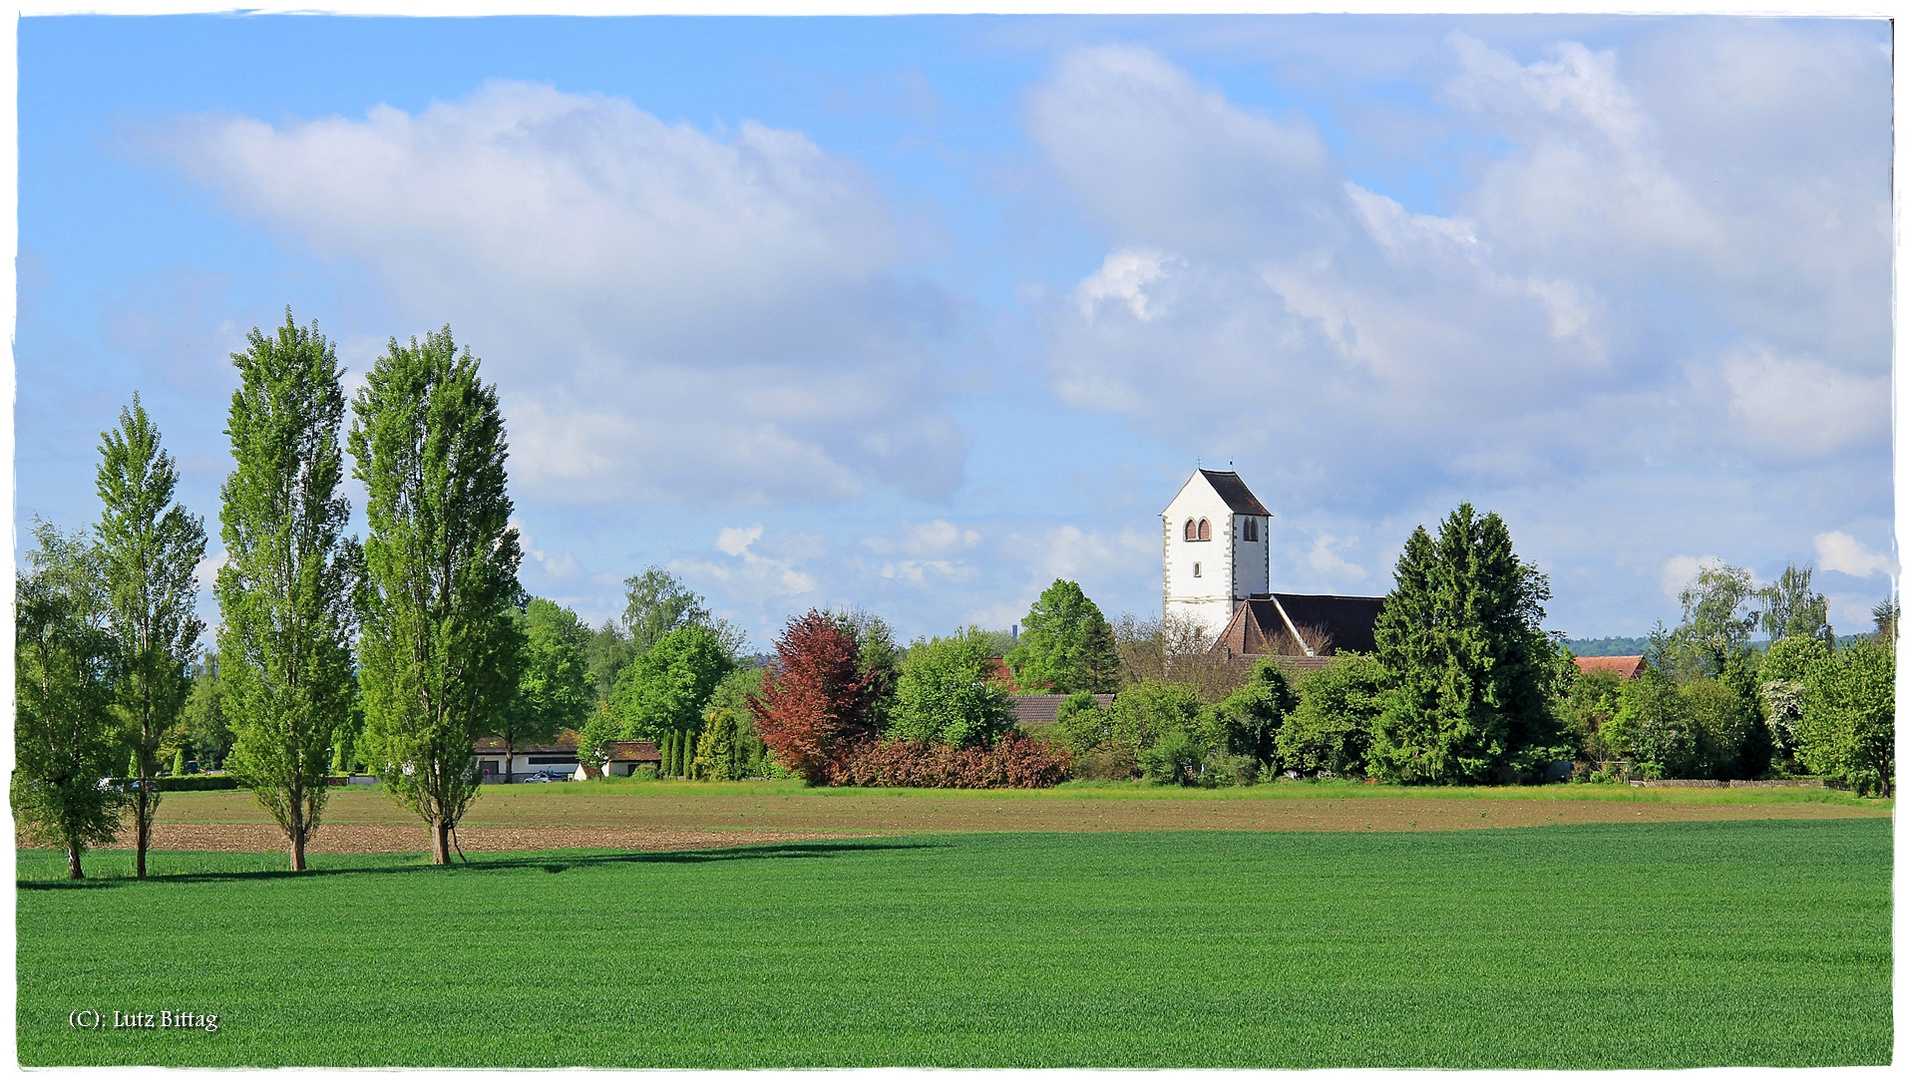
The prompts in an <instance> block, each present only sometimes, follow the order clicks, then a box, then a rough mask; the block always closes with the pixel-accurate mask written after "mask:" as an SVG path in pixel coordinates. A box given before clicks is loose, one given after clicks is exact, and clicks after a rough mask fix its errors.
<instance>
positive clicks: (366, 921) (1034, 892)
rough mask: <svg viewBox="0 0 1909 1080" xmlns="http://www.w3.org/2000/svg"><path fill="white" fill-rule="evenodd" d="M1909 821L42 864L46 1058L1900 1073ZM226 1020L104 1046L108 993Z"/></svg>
mask: <svg viewBox="0 0 1909 1080" xmlns="http://www.w3.org/2000/svg"><path fill="white" fill-rule="evenodd" d="M1890 859H1891V852H1890V822H1889V821H1888V820H1886V819H1852V820H1838V821H1746V822H1712V823H1690V824H1685V823H1679V824H1649V825H1647V824H1632V825H1594V826H1553V827H1546V828H1528V829H1507V830H1497V831H1486V832H1448V833H1430V834H1426V833H1377V834H1365V833H1247V832H1199V833H1184V832H1182V833H1074V834H1054V833H1014V834H955V835H937V836H930V837H888V838H881V839H872V840H842V841H831V842H817V843H802V844H784V845H776V846H765V847H756V848H740V849H729V850H723V851H711V852H706V853H677V854H634V853H612V852H594V853H592V852H570V853H544V854H537V855H521V856H496V857H489V858H484V859H480V860H478V861H477V862H475V863H474V864H473V865H471V866H459V867H455V868H450V869H444V868H432V867H429V866H424V865H420V863H419V861H418V859H417V858H415V857H411V856H331V857H325V856H318V857H315V858H314V859H313V863H314V866H315V868H316V869H315V870H314V871H313V872H310V873H308V874H306V875H304V876H300V877H295V876H293V875H291V874H289V873H285V872H282V871H280V870H278V869H277V868H278V867H280V866H282V865H283V857H282V856H276V855H212V854H193V855H186V854H177V853H172V854H168V855H167V856H166V859H165V862H164V864H163V865H164V867H165V868H166V869H167V870H168V872H169V875H170V876H167V877H162V878H158V879H154V880H149V881H146V882H143V883H139V882H133V881H129V880H125V879H123V878H113V877H110V876H107V875H112V874H114V873H115V872H120V873H123V872H124V867H125V864H126V862H127V858H126V856H125V855H124V854H123V853H118V852H102V853H97V854H95V855H93V856H91V857H90V859H89V873H93V874H95V875H100V876H99V877H98V879H96V880H93V881H89V882H85V883H76V884H73V885H68V884H66V883H64V882H60V881H57V880H55V879H56V878H57V877H58V875H59V874H60V873H61V872H62V864H61V863H60V858H59V856H58V855H57V854H56V853H52V852H43V851H21V852H20V853H19V867H20V876H21V879H22V882H21V886H20V889H19V907H18V928H19V937H18V940H19V1006H18V1008H19V1012H18V1021H19V1027H18V1030H19V1055H20V1061H21V1064H23V1065H29V1066H37V1065H109V1064H155V1065H255V1066H280V1065H330V1066H346V1065H360V1066H375V1065H413V1066H426V1065H437V1066H474V1067H503V1066H517V1067H529V1066H567V1065H594V1066H613V1067H662V1066H688V1067H730V1068H740V1067H798V1066H879V1065H916V1066H989V1067H1003V1066H1102V1067H1165V1066H1188V1067H1240V1066H1246V1067H1251V1066H1272V1067H1333V1066H1398V1067H1413V1066H1426V1067H1445V1068H1560V1067H1561V1068H1591V1067H1597V1068H1662V1067H1693V1066H1713V1065H1779V1066H1804V1065H1810V1066H1828V1065H1880V1064H1886V1063H1887V1062H1888V1061H1889V1055H1890V1047H1891V1013H1890V963H1891V960H1890V907H1889V904H1890V894H1889V888H1890V865H1891V864H1890ZM84 1008H93V1009H98V1010H102V1011H104V1012H106V1013H107V1015H108V1022H109V1023H110V1015H111V1011H112V1010H114V1009H119V1010H121V1011H147V1012H155V1013H156V1012H158V1011H159V1010H161V1009H172V1010H181V1009H185V1010H191V1011H195V1012H212V1013H217V1014H218V1015H219V1024H220V1030H219V1032H218V1033H217V1034H206V1033H204V1032H199V1031H186V1032H182V1031H161V1030H129V1031H112V1030H99V1031H76V1030H73V1029H72V1028H70V1027H69V1024H68V1017H69V1014H70V1013H71V1012H72V1011H73V1010H75V1009H84Z"/></svg>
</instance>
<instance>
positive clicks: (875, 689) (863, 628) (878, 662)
mask: <svg viewBox="0 0 1909 1080" xmlns="http://www.w3.org/2000/svg"><path fill="white" fill-rule="evenodd" d="M824 614H825V615H828V616H829V617H830V618H833V619H834V620H835V625H836V626H837V627H839V628H840V629H841V631H842V633H844V634H846V635H848V639H849V641H851V642H853V643H854V645H855V659H856V662H857V663H858V664H860V665H861V669H862V674H863V677H864V679H865V682H866V686H867V694H868V718H869V720H871V721H872V722H873V723H874V724H875V727H876V729H877V730H880V731H886V730H888V725H889V720H890V717H891V715H892V714H893V713H894V710H895V687H896V684H897V683H898V682H899V681H900V679H901V650H900V649H898V648H896V647H895V632H894V631H893V630H892V629H890V628H889V625H888V624H887V623H886V622H884V621H882V617H881V616H880V615H876V614H875V613H873V612H870V611H864V610H863V609H861V608H847V609H844V610H842V611H828V612H824Z"/></svg>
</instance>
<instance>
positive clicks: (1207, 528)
mask: <svg viewBox="0 0 1909 1080" xmlns="http://www.w3.org/2000/svg"><path fill="white" fill-rule="evenodd" d="M1200 539H1202V540H1211V539H1213V526H1211V525H1208V524H1207V523H1206V519H1205V518H1201V519H1200Z"/></svg>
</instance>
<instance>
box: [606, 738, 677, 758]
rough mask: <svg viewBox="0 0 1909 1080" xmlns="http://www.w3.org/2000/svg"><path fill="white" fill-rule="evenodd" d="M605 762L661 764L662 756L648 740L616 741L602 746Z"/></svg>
mask: <svg viewBox="0 0 1909 1080" xmlns="http://www.w3.org/2000/svg"><path fill="white" fill-rule="evenodd" d="M603 750H604V759H605V760H606V761H633V762H637V763H638V764H642V763H644V762H652V761H653V762H656V763H658V764H661V763H662V761H663V755H662V753H661V752H660V751H658V750H657V749H656V744H655V743H653V742H651V741H649V740H648V739H616V740H613V741H611V742H608V743H605V744H604V745H603Z"/></svg>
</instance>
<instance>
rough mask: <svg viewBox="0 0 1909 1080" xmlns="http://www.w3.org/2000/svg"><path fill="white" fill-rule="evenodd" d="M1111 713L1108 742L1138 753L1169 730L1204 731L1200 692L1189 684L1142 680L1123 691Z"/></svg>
mask: <svg viewBox="0 0 1909 1080" xmlns="http://www.w3.org/2000/svg"><path fill="white" fill-rule="evenodd" d="M1108 712H1109V715H1108V718H1107V739H1106V741H1107V742H1109V743H1113V744H1115V745H1118V746H1124V747H1127V748H1130V749H1132V750H1134V751H1135V752H1138V751H1141V750H1145V749H1147V748H1148V747H1150V746H1152V745H1153V744H1154V743H1156V742H1158V741H1160V738H1161V737H1162V736H1164V735H1166V734H1167V733H1169V732H1176V731H1177V732H1180V733H1182V734H1184V735H1187V736H1189V737H1195V736H1198V735H1200V734H1201V723H1200V720H1201V713H1202V709H1201V704H1200V696H1199V692H1198V691H1197V690H1195V689H1194V688H1193V687H1192V686H1189V685H1187V684H1186V683H1170V682H1162V681H1160V680H1157V679H1142V680H1141V681H1139V682H1137V683H1135V684H1134V685H1132V686H1130V687H1128V688H1127V689H1125V690H1123V691H1121V692H1120V696H1119V697H1116V698H1114V704H1113V707H1112V708H1111V709H1110V710H1108Z"/></svg>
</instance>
